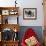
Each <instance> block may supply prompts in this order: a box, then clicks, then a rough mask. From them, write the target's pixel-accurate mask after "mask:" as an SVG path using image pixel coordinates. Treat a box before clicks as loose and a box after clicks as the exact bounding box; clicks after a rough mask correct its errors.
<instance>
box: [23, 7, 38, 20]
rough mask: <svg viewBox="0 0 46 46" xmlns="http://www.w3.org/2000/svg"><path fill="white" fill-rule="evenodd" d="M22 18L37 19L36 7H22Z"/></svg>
mask: <svg viewBox="0 0 46 46" xmlns="http://www.w3.org/2000/svg"><path fill="white" fill-rule="evenodd" d="M23 19H25V20H36V19H37V8H24V9H23Z"/></svg>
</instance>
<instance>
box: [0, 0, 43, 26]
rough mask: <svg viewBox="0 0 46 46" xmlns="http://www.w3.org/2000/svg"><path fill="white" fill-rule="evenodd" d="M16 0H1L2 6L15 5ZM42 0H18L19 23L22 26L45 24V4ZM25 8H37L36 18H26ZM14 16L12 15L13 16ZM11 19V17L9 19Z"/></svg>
mask: <svg viewBox="0 0 46 46" xmlns="http://www.w3.org/2000/svg"><path fill="white" fill-rule="evenodd" d="M14 1H15V0H9V1H8V0H0V6H1V7H4V6H5V7H7V6H8V7H9V6H15V3H14ZM42 2H43V1H42V0H21V1H20V0H17V3H18V4H17V6H19V15H20V16H19V24H20V26H43V24H44V23H43V17H44V16H43V6H42ZM23 8H37V19H36V20H24V19H23ZM11 18H12V17H11ZM9 20H10V19H9ZM13 22H15V21H13Z"/></svg>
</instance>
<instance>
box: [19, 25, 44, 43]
mask: <svg viewBox="0 0 46 46" xmlns="http://www.w3.org/2000/svg"><path fill="white" fill-rule="evenodd" d="M28 28H32V29H33V30H34V31H35V32H36V34H37V36H38V39H39V41H40V42H41V43H43V30H42V27H41V26H32V27H31V26H21V27H20V32H19V39H20V42H21V40H22V38H23V35H24V33H25V31H26V30H27V29H28Z"/></svg>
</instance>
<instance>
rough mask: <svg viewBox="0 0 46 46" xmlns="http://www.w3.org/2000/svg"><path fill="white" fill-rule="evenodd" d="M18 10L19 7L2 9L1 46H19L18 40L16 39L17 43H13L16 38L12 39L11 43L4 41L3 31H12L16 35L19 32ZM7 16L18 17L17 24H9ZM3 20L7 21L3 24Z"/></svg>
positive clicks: (0, 25) (0, 10)
mask: <svg viewBox="0 0 46 46" xmlns="http://www.w3.org/2000/svg"><path fill="white" fill-rule="evenodd" d="M18 9H19V7H0V20H1V24H0V32H1V41H0V46H18V42H19V40H18V39H17V41H16V39H15V41H13V39H14V37H15V36H14V37H13V39H10V40H9V41H6V40H4V39H2V38H3V37H2V35H3V34H2V33H3V30H4V29H6V28H7V29H11V30H10V31H14V33H16V32H17V33H18V32H19V29H20V26H19V24H18V15H19V14H18ZM7 16H14V17H16V16H17V24H8V20H7V19H6V20H5V17H6V18H7ZM3 20H5V21H4V22H3ZM12 35H13V34H12ZM16 35H17V34H16ZM10 36H11V35H10ZM16 37H17V36H16ZM11 38H12V37H11ZM17 38H18V37H17Z"/></svg>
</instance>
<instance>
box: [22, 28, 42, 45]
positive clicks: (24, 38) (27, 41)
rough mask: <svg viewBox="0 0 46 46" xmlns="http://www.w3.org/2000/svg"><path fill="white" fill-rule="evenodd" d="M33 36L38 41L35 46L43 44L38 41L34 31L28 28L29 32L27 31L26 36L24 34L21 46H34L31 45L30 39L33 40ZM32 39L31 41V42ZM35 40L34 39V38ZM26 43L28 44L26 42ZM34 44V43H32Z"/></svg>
mask: <svg viewBox="0 0 46 46" xmlns="http://www.w3.org/2000/svg"><path fill="white" fill-rule="evenodd" d="M32 36H33V37H34V38H36V41H37V44H35V45H34V46H41V44H40V42H39V40H38V39H37V34H36V33H35V32H34V30H33V29H32V28H28V29H27V30H26V32H25V34H24V37H23V38H22V42H21V46H27V45H28V43H29V44H30V45H28V46H33V45H31V42H29V41H30V40H31V39H30V38H32ZM27 39H28V40H27ZM29 39H30V40H29ZM32 39H33V38H32ZM25 41H26V42H25ZM32 42H33V41H32ZM32 44H33V43H32Z"/></svg>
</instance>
